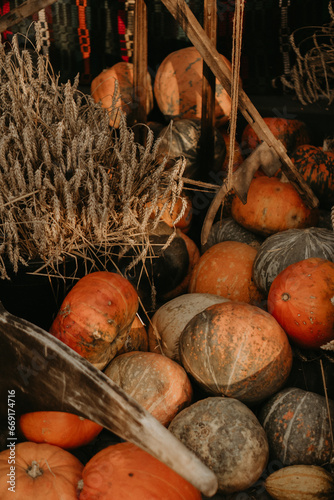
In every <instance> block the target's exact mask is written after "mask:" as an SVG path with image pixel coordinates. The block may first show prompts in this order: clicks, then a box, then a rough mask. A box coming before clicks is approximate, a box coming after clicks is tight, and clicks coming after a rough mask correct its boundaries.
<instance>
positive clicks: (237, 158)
mask: <svg viewBox="0 0 334 500" xmlns="http://www.w3.org/2000/svg"><path fill="white" fill-rule="evenodd" d="M220 132H221V135H222V136H223V139H224V142H225V146H226V156H225V160H224V163H223V165H222V169H223V172H228V164H229V161H230V134H229V133H228V132H226V130H222V129H221V130H220ZM243 161H244V157H243V156H242V152H241V148H240V145H239V143H238V142H237V141H236V140H234V155H233V166H232V170H233V172H234V171H235V170H237V168H238V167H239V166H240V165H241V163H242V162H243Z"/></svg>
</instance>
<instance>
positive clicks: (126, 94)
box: [90, 61, 153, 128]
mask: <svg viewBox="0 0 334 500" xmlns="http://www.w3.org/2000/svg"><path fill="white" fill-rule="evenodd" d="M116 81H117V83H116ZM116 86H117V88H116ZM90 90H91V95H92V97H93V99H94V101H95V102H101V105H102V106H103V107H104V108H106V109H108V110H109V114H110V125H111V126H112V127H115V128H118V127H119V123H120V112H119V110H122V112H123V113H125V114H126V115H127V117H128V119H129V120H131V119H132V115H133V110H134V109H136V108H137V107H138V102H139V98H140V95H141V94H140V93H141V92H143V89H140V88H138V87H137V88H136V89H134V88H133V64H132V63H129V62H125V61H121V62H118V63H116V64H114V65H113V66H112V67H111V68H108V69H104V70H103V71H102V72H101V73H100V74H99V75H97V76H96V77H95V78H94V79H93V81H92V83H91V89H90ZM134 92H135V94H134ZM146 96H147V97H146V112H147V113H149V112H150V111H151V110H152V109H153V89H152V82H151V76H150V74H149V73H147V80H146ZM114 97H115V101H114V102H115V105H114V106H113V98H114Z"/></svg>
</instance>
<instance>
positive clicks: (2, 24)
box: [0, 0, 57, 33]
mask: <svg viewBox="0 0 334 500" xmlns="http://www.w3.org/2000/svg"><path fill="white" fill-rule="evenodd" d="M56 1H57V0H27V1H26V2H23V3H22V4H21V5H19V6H18V7H16V8H15V9H12V10H11V11H10V12H8V14H4V15H3V16H1V17H0V33H3V32H4V31H6V30H7V29H8V28H10V27H11V26H15V24H18V23H20V22H21V21H23V19H25V18H27V17H29V16H32V15H33V14H35V13H36V12H38V11H40V10H42V9H45V7H48V6H49V5H51V4H53V3H55V2H56Z"/></svg>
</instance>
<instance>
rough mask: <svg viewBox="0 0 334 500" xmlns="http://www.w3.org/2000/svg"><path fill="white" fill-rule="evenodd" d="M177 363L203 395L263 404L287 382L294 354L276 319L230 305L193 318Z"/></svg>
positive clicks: (183, 336)
mask: <svg viewBox="0 0 334 500" xmlns="http://www.w3.org/2000/svg"><path fill="white" fill-rule="evenodd" d="M180 360H181V363H182V366H183V367H184V368H185V370H186V371H187V372H188V373H189V374H190V375H191V376H192V378H194V379H195V380H196V382H197V383H198V384H199V385H200V386H201V387H202V388H203V389H204V390H205V391H207V393H210V394H214V395H224V396H226V397H231V398H236V399H239V400H240V401H242V402H244V403H247V404H248V403H255V402H258V401H261V400H263V399H265V398H267V397H269V396H271V395H272V394H274V393H275V392H277V391H278V390H279V389H280V388H281V387H282V386H283V385H284V383H285V382H286V380H287V378H288V376H289V373H290V370H291V366H292V350H291V346H290V344H289V341H288V338H287V336H286V334H285V332H284V330H283V329H282V328H281V327H280V325H279V324H278V322H277V321H276V320H275V318H274V317H273V316H272V315H270V314H269V313H267V312H266V311H263V310H262V309H260V308H259V307H256V306H252V305H249V304H246V303H241V302H235V301H229V302H224V303H222V304H214V305H212V306H209V307H207V308H206V309H205V310H204V311H202V312H200V313H198V314H196V315H195V316H194V317H193V318H192V319H191V320H190V321H189V322H188V323H187V325H186V326H185V327H184V329H183V331H182V333H181V336H180Z"/></svg>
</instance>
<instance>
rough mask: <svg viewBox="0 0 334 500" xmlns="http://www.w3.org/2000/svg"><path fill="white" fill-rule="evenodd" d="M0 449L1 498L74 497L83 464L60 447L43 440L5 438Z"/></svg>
mask: <svg viewBox="0 0 334 500" xmlns="http://www.w3.org/2000/svg"><path fill="white" fill-rule="evenodd" d="M7 446H8V448H7V449H6V450H4V451H2V452H1V453H0V498H1V500H9V499H12V498H18V499H24V500H46V499H47V500H76V499H77V498H78V497H77V484H78V481H79V480H80V478H81V472H82V470H83V465H82V464H81V462H80V461H79V460H78V459H77V458H76V457H75V456H73V455H72V454H71V453H69V452H68V451H66V450H63V449H62V448H59V447H58V446H53V445H51V444H46V443H41V444H37V443H31V442H30V441H26V442H24V443H17V442H16V441H9V442H7Z"/></svg>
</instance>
